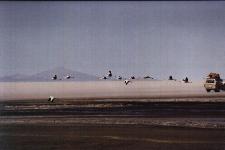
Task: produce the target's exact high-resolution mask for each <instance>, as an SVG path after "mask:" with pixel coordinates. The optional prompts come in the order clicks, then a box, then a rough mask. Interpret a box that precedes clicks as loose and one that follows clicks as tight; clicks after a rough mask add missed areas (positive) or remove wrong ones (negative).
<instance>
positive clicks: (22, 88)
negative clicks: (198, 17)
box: [0, 80, 225, 101]
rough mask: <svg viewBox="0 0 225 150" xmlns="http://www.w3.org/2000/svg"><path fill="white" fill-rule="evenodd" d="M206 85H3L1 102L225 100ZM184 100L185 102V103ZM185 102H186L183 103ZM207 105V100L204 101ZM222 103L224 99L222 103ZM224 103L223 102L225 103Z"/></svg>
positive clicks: (196, 83) (197, 83) (108, 83)
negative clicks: (31, 100) (27, 100)
mask: <svg viewBox="0 0 225 150" xmlns="http://www.w3.org/2000/svg"><path fill="white" fill-rule="evenodd" d="M203 83H204V82H203V81H199V82H193V83H183V82H180V81H166V80H165V81H146V80H145V81H144V80H143V81H140V80H132V81H131V83H129V84H128V85H125V84H124V82H123V81H87V82H1V83H0V100H20V99H21V100H26V99H47V98H48V97H49V96H50V95H51V96H54V97H56V98H58V99H74V100H75V99H115V100H116V99H152V101H153V99H157V98H159V99H163V98H165V99H166V100H168V99H169V98H172V99H174V98H192V97H193V98H196V97H203V98H207V97H220V98H221V97H225V92H224V91H221V92H217V93H215V92H210V93H207V92H206V90H205V88H204V86H203ZM181 100H182V99H181ZM183 100H185V99H183ZM204 100H205V101H207V99H204ZM221 100H222V99H221ZM222 101H223V100H222Z"/></svg>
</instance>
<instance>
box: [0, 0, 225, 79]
mask: <svg viewBox="0 0 225 150" xmlns="http://www.w3.org/2000/svg"><path fill="white" fill-rule="evenodd" d="M62 66H63V67H65V68H68V69H71V70H75V71H80V72H84V73H88V74H92V75H98V76H101V75H104V74H106V73H107V71H108V70H112V72H113V73H114V74H116V75H122V76H131V75H135V76H144V75H151V76H154V77H156V78H158V79H167V78H168V76H169V75H173V77H174V78H184V77H186V76H188V77H189V78H190V79H193V80H198V79H202V78H204V77H205V76H206V75H207V74H208V73H209V72H218V73H220V74H221V76H222V77H224V78H225V2H223V1H216V2H213V1H205V2H203V1H195V2H194V1H192V2H190V1H186V2H185V1H182V2H178V1H175V2H172V1H167V2H161V1H158V2H157V1H152V2H151V1H142V2H134V1H130V2H129V1H124V2H119V1H114V2H109V1H108V2H103V1H98V2H97V1H96V2H87V1H86V2H78V1H74V2H72V1H67V2H57V1H55V2H53V1H52V2H40V1H39V2H38V1H36V2H35V1H33V2H16V1H14V2H0V76H5V75H12V74H17V73H20V74H28V75H30V74H35V73H38V72H41V71H44V70H49V69H53V68H56V67H62Z"/></svg>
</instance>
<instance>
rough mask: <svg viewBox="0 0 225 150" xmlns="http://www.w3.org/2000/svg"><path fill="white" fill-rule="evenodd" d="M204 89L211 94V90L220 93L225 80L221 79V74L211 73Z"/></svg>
mask: <svg viewBox="0 0 225 150" xmlns="http://www.w3.org/2000/svg"><path fill="white" fill-rule="evenodd" d="M204 87H205V89H206V91H207V92H210V91H211V90H214V91H215V92H220V90H221V89H222V88H223V80H222V79H221V78H220V74H218V73H212V72H211V73H210V74H209V75H208V76H207V78H206V81H205V83H204Z"/></svg>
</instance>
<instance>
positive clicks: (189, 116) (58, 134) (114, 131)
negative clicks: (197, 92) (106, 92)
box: [0, 98, 225, 150]
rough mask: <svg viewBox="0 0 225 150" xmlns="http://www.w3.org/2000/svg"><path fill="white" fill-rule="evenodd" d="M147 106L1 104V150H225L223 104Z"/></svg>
mask: <svg viewBox="0 0 225 150" xmlns="http://www.w3.org/2000/svg"><path fill="white" fill-rule="evenodd" d="M149 101H150V100H147V101H146V100H141V99H138V100H137V99H136V101H135V100H134V99H133V100H132V101H129V100H127V99H126V100H124V99H120V100H118V101H114V100H110V99H107V100H90V101H87V100H60V99H58V100H56V101H55V102H54V103H51V102H48V101H47V100H11V101H1V102H0V149H4V150H14V149H16V150H17V149H18V150H20V149H21V150H24V149H58V150H59V149H68V150H72V149H90V150H92V149H104V150H105V149H121V150H122V149H158V150H164V149H175V150H180V149H184V150H186V149H187V150H189V149H192V150H205V149H210V150H211V149H212V150H215V149H218V150H224V149H225V103H224V102H220V101H223V99H221V98H218V99H214V98H209V99H207V100H204V99H202V98H201V99H199V98H198V99H186V101H189V102H180V101H179V100H178V101H179V102H149ZM190 101H193V102H190ZM198 101H203V102H198ZM204 101H207V102H204ZM210 101H213V102H210ZM215 101H218V102H215Z"/></svg>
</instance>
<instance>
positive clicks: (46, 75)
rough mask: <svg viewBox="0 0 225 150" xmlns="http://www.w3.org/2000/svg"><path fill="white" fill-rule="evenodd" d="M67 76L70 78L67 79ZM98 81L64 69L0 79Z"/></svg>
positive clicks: (87, 75)
mask: <svg viewBox="0 0 225 150" xmlns="http://www.w3.org/2000/svg"><path fill="white" fill-rule="evenodd" d="M54 75H57V80H52V77H53V76H54ZM66 76H70V78H69V79H66ZM91 80H98V77H96V76H94V75H89V74H86V73H82V72H78V71H72V70H69V69H66V68H64V67H58V68H55V69H51V70H47V71H43V72H40V73H37V74H34V75H22V74H15V75H10V76H4V77H0V81H1V82H7V81H11V82H16V81H91Z"/></svg>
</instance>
